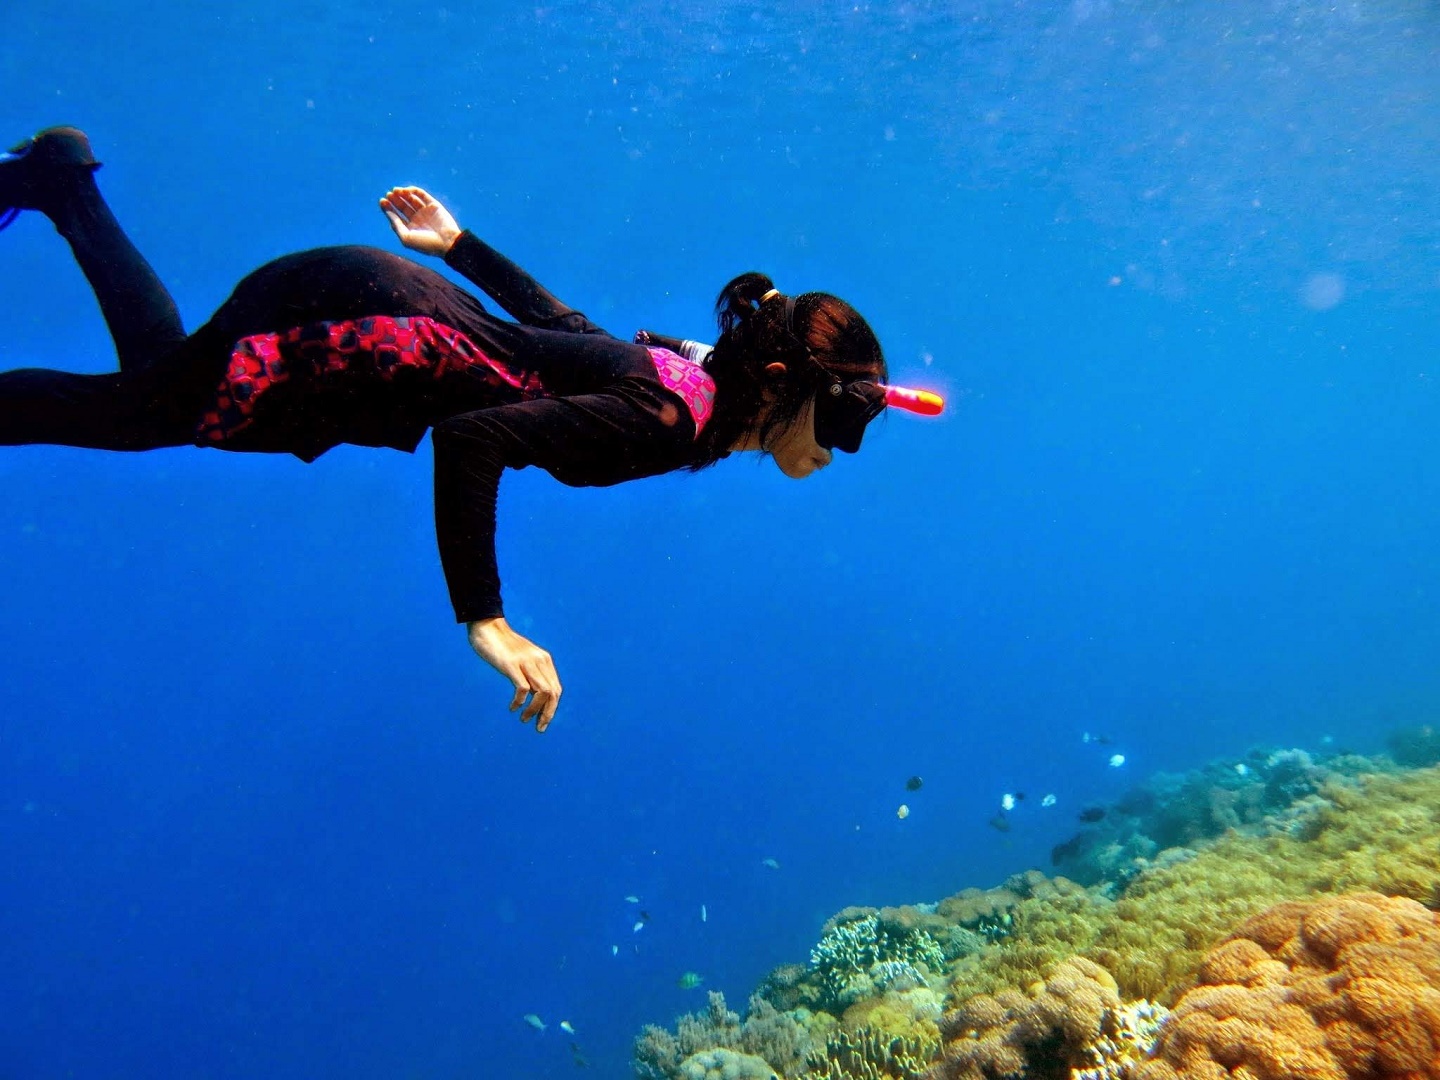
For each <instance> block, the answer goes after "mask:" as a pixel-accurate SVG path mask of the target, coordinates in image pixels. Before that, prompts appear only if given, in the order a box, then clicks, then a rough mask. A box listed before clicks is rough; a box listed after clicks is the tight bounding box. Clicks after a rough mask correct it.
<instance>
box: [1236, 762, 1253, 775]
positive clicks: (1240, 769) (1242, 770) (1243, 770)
mask: <svg viewBox="0 0 1440 1080" xmlns="http://www.w3.org/2000/svg"><path fill="white" fill-rule="evenodd" d="M1235 775H1236V776H1249V775H1250V766H1249V765H1246V764H1245V763H1244V762H1243V761H1237V762H1236V763H1235Z"/></svg>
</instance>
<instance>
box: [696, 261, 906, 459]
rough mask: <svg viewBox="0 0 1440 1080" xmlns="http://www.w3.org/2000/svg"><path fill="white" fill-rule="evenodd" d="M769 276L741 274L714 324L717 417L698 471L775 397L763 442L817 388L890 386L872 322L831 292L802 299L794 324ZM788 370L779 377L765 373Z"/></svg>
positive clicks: (705, 436)
mask: <svg viewBox="0 0 1440 1080" xmlns="http://www.w3.org/2000/svg"><path fill="white" fill-rule="evenodd" d="M774 288H775V284H774V282H772V281H771V280H770V279H769V278H768V277H766V276H765V275H764V274H760V273H755V272H753V271H752V272H751V273H748V274H741V275H740V276H739V277H737V278H736V279H735V280H733V281H731V282H730V283H729V284H727V285H726V286H725V287H724V288H723V289H721V290H720V295H719V296H718V297H717V298H716V300H715V320H716V322H717V324H718V325H719V327H720V339H719V340H718V341H717V342H715V352H714V353H713V354H712V355H711V357H710V359H709V361H707V362H706V365H705V369H706V371H708V372H709V373H710V377H711V378H713V379H714V380H715V412H714V414H713V415H712V416H711V417H710V422H709V423H708V424H707V425H706V427H705V430H704V432H702V433H701V436H700V440H699V443H700V446H699V449H700V453H701V456H700V460H699V461H698V462H697V463H696V464H695V465H694V466H692V468H696V469H703V468H704V467H705V466H707V465H713V464H714V463H715V462H716V461H718V460H719V459H720V458H721V457H722V456H723V455H724V454H725V452H726V451H728V450H729V449H730V447H731V446H732V445H734V443H735V442H736V441H738V440H739V439H740V437H741V436H743V435H744V434H745V433H746V432H747V431H749V430H751V429H752V428H753V427H754V426H755V422H756V421H757V420H759V418H760V416H761V412H762V408H763V406H764V404H765V400H764V392H765V391H766V390H768V391H769V392H770V394H771V395H772V404H771V406H770V408H769V410H768V412H766V413H765V422H764V424H763V426H762V427H761V429H760V445H761V447H762V448H766V447H768V445H769V442H770V439H771V437H772V436H773V435H774V434H775V433H776V432H779V431H783V430H784V429H785V428H786V427H788V426H789V425H790V424H791V423H792V422H793V421H794V420H795V418H796V417H798V416H799V415H800V413H801V411H802V410H803V409H804V408H805V404H806V402H808V401H809V400H810V398H811V397H812V395H814V393H815V391H817V390H819V389H820V388H821V387H823V386H826V385H828V384H829V383H831V382H833V381H834V380H835V379H839V380H841V381H842V382H850V381H852V380H855V379H874V380H876V381H880V382H883V381H884V380H885V377H886V374H887V370H886V367H885V354H884V353H883V352H881V350H880V342H879V340H878V339H876V337H875V332H874V331H873V330H871V329H870V324H869V323H867V322H866V321H865V319H864V318H863V317H862V316H861V314H860V313H859V312H858V311H856V310H855V309H854V308H853V307H851V306H850V305H849V304H847V303H846V302H845V301H844V300H841V299H840V298H839V297H838V296H831V295H830V294H829V293H821V292H807V293H801V294H800V295H799V296H797V297H795V310H794V315H793V318H790V319H787V310H788V307H789V305H788V303H787V300H788V298H787V297H785V296H783V295H780V294H779V293H776V294H775V295H774V296H771V297H770V298H769V299H768V300H764V299H762V297H764V296H765V294H766V293H769V292H771V291H772V290H774ZM777 362H778V363H782V364H784V365H785V374H784V375H783V376H780V377H779V378H776V377H775V376H772V375H770V374H769V373H768V372H767V371H766V370H765V369H766V367H767V366H768V365H770V364H773V363H777Z"/></svg>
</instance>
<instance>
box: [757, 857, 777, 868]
mask: <svg viewBox="0 0 1440 1080" xmlns="http://www.w3.org/2000/svg"><path fill="white" fill-rule="evenodd" d="M760 865H761V866H768V867H769V868H770V869H771V870H779V869H780V860H779V859H770V858H766V859H761V860H760Z"/></svg>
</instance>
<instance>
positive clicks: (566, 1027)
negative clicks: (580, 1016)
mask: <svg viewBox="0 0 1440 1080" xmlns="http://www.w3.org/2000/svg"><path fill="white" fill-rule="evenodd" d="M560 1030H561V1031H563V1032H565V1034H566V1035H574V1034H575V1029H574V1028H573V1027H571V1026H570V1021H569V1020H561V1021H560Z"/></svg>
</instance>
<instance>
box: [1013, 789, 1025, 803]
mask: <svg viewBox="0 0 1440 1080" xmlns="http://www.w3.org/2000/svg"><path fill="white" fill-rule="evenodd" d="M1015 801H1016V802H1024V801H1025V793H1024V792H1023V791H1017V792H1015Z"/></svg>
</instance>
